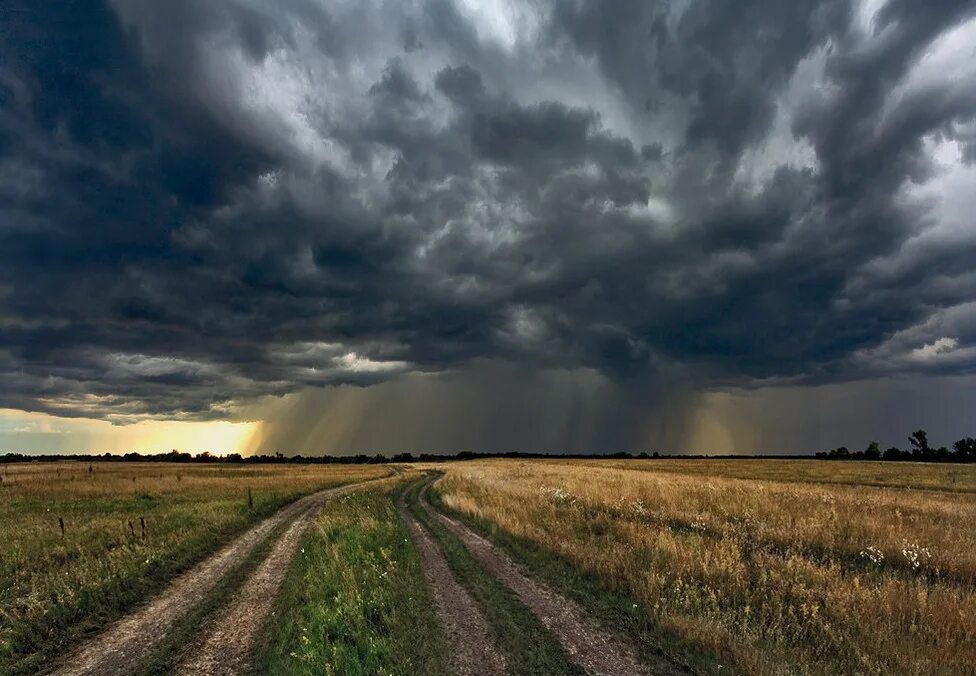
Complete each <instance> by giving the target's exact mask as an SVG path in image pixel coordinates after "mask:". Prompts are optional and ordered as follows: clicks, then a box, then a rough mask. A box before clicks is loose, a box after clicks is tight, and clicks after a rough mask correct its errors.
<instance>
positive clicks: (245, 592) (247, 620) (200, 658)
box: [174, 484, 361, 676]
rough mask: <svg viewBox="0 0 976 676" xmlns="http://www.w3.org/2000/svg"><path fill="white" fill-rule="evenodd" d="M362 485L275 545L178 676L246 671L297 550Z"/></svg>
mask: <svg viewBox="0 0 976 676" xmlns="http://www.w3.org/2000/svg"><path fill="white" fill-rule="evenodd" d="M360 486H361V484H354V485H352V486H344V487H342V488H338V489H334V490H333V491H332V492H331V493H329V494H328V495H326V496H324V497H323V499H322V500H319V501H316V502H315V503H313V504H311V505H309V506H308V507H307V509H305V510H304V511H303V512H301V513H300V514H299V515H298V516H297V517H296V518H295V520H294V521H293V522H292V524H291V525H290V526H289V527H288V529H287V530H286V531H285V532H284V534H282V536H281V537H280V538H278V541H277V542H275V544H274V548H273V549H272V550H271V553H270V554H268V557H267V558H266V559H265V560H264V561H263V562H262V563H261V565H260V566H258V568H257V570H255V571H254V572H253V573H252V574H251V575H250V576H249V577H248V578H247V580H246V581H245V582H244V585H243V586H242V587H241V589H240V590H239V591H238V593H237V594H235V595H234V597H233V598H232V599H231V601H230V602H229V603H228V605H227V606H226V608H225V609H224V610H223V611H222V612H221V613H220V615H219V617H218V618H217V620H216V622H215V623H214V624H213V625H212V626H210V627H209V628H208V629H207V632H206V634H205V636H204V638H203V639H202V640H201V641H199V642H198V643H196V644H195V645H194V646H193V647H192V648H191V649H190V650H189V651H188V654H187V656H186V658H184V660H183V661H181V662H180V663H179V664H178V665H177V666H176V668H175V670H174V671H175V673H178V674H206V675H208V676H211V675H213V676H216V675H217V674H228V675H229V674H240V673H243V672H244V671H245V669H246V667H247V658H248V654H249V653H250V650H251V647H252V646H253V645H254V639H255V637H256V635H257V632H258V630H259V629H260V628H261V624H262V623H263V622H264V620H265V618H266V617H267V616H268V613H269V612H270V611H271V605H272V603H274V599H275V597H276V596H277V595H278V589H279V588H280V587H281V583H282V582H283V581H284V579H285V574H286V573H287V572H288V566H289V564H290V563H291V560H292V558H293V557H294V555H295V551H296V550H297V549H298V543H299V541H300V540H301V538H302V535H303V534H304V533H305V530H306V529H307V528H308V527H309V525H311V523H312V522H313V521H314V520H315V516H316V515H317V514H318V513H319V510H320V509H321V508H322V506H323V505H324V504H325V502H326V500H328V499H330V498H335V497H338V496H339V495H342V494H344V493H349V492H351V491H353V490H356V489H357V488H359V487H360Z"/></svg>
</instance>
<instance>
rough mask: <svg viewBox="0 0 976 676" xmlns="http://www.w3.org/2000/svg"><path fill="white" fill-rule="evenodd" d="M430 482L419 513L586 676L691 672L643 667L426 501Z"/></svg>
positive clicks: (570, 605)
mask: <svg viewBox="0 0 976 676" xmlns="http://www.w3.org/2000/svg"><path fill="white" fill-rule="evenodd" d="M431 483H432V482H427V483H425V484H424V486H423V488H422V489H421V490H420V496H419V502H420V506H421V508H422V509H423V510H425V511H426V512H427V513H428V514H430V515H431V516H432V517H433V518H435V519H437V520H439V521H440V522H441V523H443V524H444V526H445V527H446V528H447V529H448V530H449V531H451V532H452V533H454V535H456V536H457V537H458V538H459V539H460V540H461V541H462V542H463V543H464V545H465V546H466V547H467V548H468V551H469V552H471V555H472V556H473V557H474V558H475V560H476V561H478V563H480V564H481V565H482V566H483V567H484V568H485V569H486V570H487V571H488V572H490V573H491V574H492V575H494V576H495V577H496V578H497V579H498V580H500V581H501V582H502V584H504V585H505V586H507V587H508V588H509V589H511V590H512V591H513V592H514V593H515V595H516V596H518V598H519V600H521V601H522V603H524V604H525V605H526V606H527V607H528V608H529V610H531V611H532V613H533V614H534V615H535V616H536V617H538V618H539V621H540V622H542V624H543V625H544V626H545V627H546V628H547V629H548V630H549V631H550V632H552V634H553V636H555V637H556V640H558V641H559V643H560V644H562V646H563V648H564V649H565V650H566V652H567V653H569V655H570V657H571V658H572V660H573V661H574V662H575V663H576V664H577V665H579V666H580V667H581V668H583V669H584V670H586V671H587V673H590V674H600V675H605V676H630V675H632V674H652V673H654V674H659V675H660V674H668V675H670V674H686V673H687V672H686V671H685V670H683V669H681V668H679V667H677V666H676V665H674V664H673V663H671V662H669V661H667V660H665V659H664V658H661V659H660V660H659V661H656V663H655V664H654V665H653V668H652V667H650V666H648V665H645V664H642V663H641V662H640V661H638V659H637V656H636V654H635V653H634V651H633V649H632V648H631V647H630V646H628V645H626V644H625V643H624V642H623V641H621V640H620V639H618V638H617V637H615V636H613V635H611V634H609V633H608V632H606V631H604V630H603V629H602V628H600V627H599V626H598V625H597V624H596V622H594V621H593V620H592V619H591V618H590V617H588V616H587V615H586V613H585V612H584V611H583V610H582V609H581V608H580V607H579V606H578V605H577V604H576V603H575V602H573V601H571V600H569V599H567V598H566V597H564V596H562V595H561V594H559V593H557V592H555V591H554V590H552V589H550V588H549V587H548V586H546V585H544V584H542V583H540V582H537V581H536V580H533V579H531V578H529V577H528V576H527V575H526V574H525V573H523V572H522V571H521V570H520V568H519V566H517V565H516V564H515V563H514V562H513V561H512V560H511V559H510V558H509V557H508V555H507V554H505V553H504V552H502V551H500V550H499V549H498V548H497V547H496V546H495V545H494V544H493V543H491V542H490V541H488V540H486V539H485V538H483V537H481V536H480V535H478V534H476V533H475V532H473V531H472V530H470V529H469V528H468V527H467V526H464V525H463V524H461V523H460V522H458V521H456V520H454V519H452V518H450V517H449V516H447V515H446V514H443V513H441V512H440V511H438V510H436V509H434V508H433V507H432V506H431V505H430V503H429V502H428V500H427V488H428V487H429V486H430V484H431Z"/></svg>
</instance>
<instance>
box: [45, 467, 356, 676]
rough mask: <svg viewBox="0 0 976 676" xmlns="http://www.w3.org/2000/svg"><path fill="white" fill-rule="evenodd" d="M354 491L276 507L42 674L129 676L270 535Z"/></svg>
mask: <svg viewBox="0 0 976 676" xmlns="http://www.w3.org/2000/svg"><path fill="white" fill-rule="evenodd" d="M360 485H362V484H353V485H351V486H341V487H339V488H330V489H326V490H324V491H319V492H317V493H313V494H311V495H307V496H305V497H303V498H299V499H298V500H296V501H295V502H292V503H291V504H289V505H286V506H285V507H282V508H281V509H280V510H278V511H277V512H275V513H274V514H273V515H271V516H270V517H268V518H267V519H265V520H264V521H262V522H261V523H259V524H257V525H256V526H253V527H252V528H251V529H250V530H248V531H247V532H245V533H244V534H243V535H241V536H240V537H238V538H237V539H236V540H234V541H233V542H231V543H230V544H228V545H226V546H224V547H223V548H222V549H220V550H219V551H217V553H215V554H213V555H212V556H210V558H208V559H206V560H204V561H202V562H200V563H198V564H197V565H196V566H194V567H193V568H191V569H190V570H188V571H187V572H185V573H183V574H182V575H180V576H179V577H177V578H176V579H175V580H173V582H171V583H170V585H169V586H168V587H167V588H166V589H165V590H164V591H163V592H161V593H160V594H158V595H157V596H156V597H154V598H153V599H151V600H150V601H149V602H148V603H147V604H146V605H144V606H142V607H141V608H139V609H138V610H136V611H134V612H133V613H131V614H130V615H127V616H126V617H124V618H122V619H120V620H118V621H117V622H115V623H114V624H112V625H110V626H109V627H108V629H106V630H105V631H104V632H102V633H101V634H99V635H98V636H96V637H95V638H93V639H92V640H91V641H89V642H88V643H86V644H85V645H84V646H82V647H81V648H80V649H78V650H77V651H75V652H73V653H69V654H68V655H67V656H66V657H63V658H61V659H59V660H57V662H56V663H55V665H53V666H52V667H51V668H49V669H48V670H47V673H52V674H57V675H58V676H82V675H89V674H91V675H98V676H109V675H114V674H127V673H130V672H131V671H132V670H133V668H134V667H135V666H136V665H137V664H138V663H139V661H141V660H142V659H143V658H145V657H146V655H148V654H149V653H150V652H151V651H152V650H153V649H155V648H156V646H157V645H158V644H159V643H160V641H162V639H163V638H164V637H165V636H166V633H167V632H168V631H169V629H170V628H172V626H173V625H174V624H175V623H176V622H178V621H179V620H180V619H181V618H182V617H183V616H184V615H186V614H187V613H188V612H189V611H190V610H191V609H193V608H194V607H195V606H196V605H197V604H198V603H200V602H201V601H202V600H203V599H204V597H205V596H206V595H207V592H209V591H210V590H211V589H212V588H213V587H214V586H215V585H216V584H217V583H218V582H219V581H220V580H221V579H223V577H224V576H225V575H227V574H228V573H229V572H230V571H231V570H232V569H233V568H234V566H236V565H237V564H238V563H240V562H241V561H243V560H244V559H245V558H247V556H248V554H250V553H251V551H252V550H253V549H254V548H255V547H256V546H257V545H258V543H260V542H261V541H262V540H264V538H266V537H267V536H268V535H269V534H270V533H271V532H272V531H273V530H275V529H276V528H277V527H278V526H280V525H282V524H285V523H288V522H289V521H292V520H296V519H297V521H296V523H298V522H305V520H304V519H303V518H301V517H303V516H304V515H306V514H307V513H309V512H310V511H313V510H314V511H317V510H318V508H319V507H321V505H322V504H323V503H324V502H325V501H326V500H328V499H329V498H330V497H334V496H336V495H341V494H342V493H344V492H347V491H349V490H353V489H354V488H356V487H358V486H360ZM290 530H291V529H289V532H290ZM286 535H287V533H286ZM276 550H277V547H276Z"/></svg>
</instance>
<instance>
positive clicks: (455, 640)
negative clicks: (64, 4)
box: [397, 494, 505, 676]
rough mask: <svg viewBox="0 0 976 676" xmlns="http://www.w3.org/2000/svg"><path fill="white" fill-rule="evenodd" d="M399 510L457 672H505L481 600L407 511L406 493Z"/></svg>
mask: <svg viewBox="0 0 976 676" xmlns="http://www.w3.org/2000/svg"><path fill="white" fill-rule="evenodd" d="M397 510H398V511H399V513H400V518H401V519H402V520H403V522H404V524H405V525H406V527H407V530H408V531H409V532H410V537H411V538H412V539H413V541H414V544H415V545H416V547H417V551H418V552H419V554H420V560H421V564H422V565H423V569H424V577H425V578H426V580H427V584H428V586H429V587H430V589H431V592H432V594H433V596H434V601H435V603H436V605H437V608H436V610H437V620H438V621H439V622H440V625H441V628H442V629H443V630H444V633H445V635H446V636H447V638H448V641H450V643H451V648H452V650H451V667H452V668H453V670H454V672H455V673H457V674H459V675H460V676H469V675H474V674H486V675H489V676H491V675H494V674H504V673H505V662H504V659H503V658H502V655H501V653H500V652H499V651H498V649H497V648H496V647H495V645H494V642H493V641H492V640H491V637H490V636H489V633H488V625H487V624H486V623H485V620H484V617H482V615H481V611H480V610H479V609H478V605H477V603H475V600H474V599H473V598H471V595H470V594H469V593H468V592H467V590H465V589H464V587H462V586H461V585H460V584H459V583H458V581H457V579H456V578H455V577H454V574H453V573H452V572H451V569H450V568H449V567H448V565H447V560H446V559H445V558H444V555H443V554H442V553H441V552H440V550H439V549H438V548H437V545H435V544H434V542H433V540H431V538H430V535H428V534H427V532H426V531H425V530H424V529H423V528H422V527H421V525H420V524H419V523H418V522H417V520H416V519H415V518H414V517H413V516H411V514H410V513H409V512H408V511H407V509H406V506H405V505H404V499H403V494H401V495H400V499H399V500H398V502H397Z"/></svg>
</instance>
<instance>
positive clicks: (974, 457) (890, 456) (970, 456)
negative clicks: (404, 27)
mask: <svg viewBox="0 0 976 676" xmlns="http://www.w3.org/2000/svg"><path fill="white" fill-rule="evenodd" d="M908 443H909V444H910V447H909V448H907V449H904V450H903V449H900V448H898V447H896V446H892V447H891V448H888V449H885V450H884V451H882V450H881V446H880V445H879V444H878V442H877V441H872V442H871V443H870V444H868V446H867V448H865V449H864V450H863V451H851V450H848V448H847V446H841V447H840V448H835V449H833V450H830V451H821V452H820V453H817V457H818V458H822V459H825V460H914V461H916V462H976V439H973V438H972V437H964V438H962V439H959V440H958V441H957V442H956V443H954V444H953V445H952V450H950V449H948V448H946V447H945V446H939V447H938V448H933V447H931V446H929V435H928V434H927V433H926V432H925V430H915V431H914V432H912V433H911V434H910V435H908Z"/></svg>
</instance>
